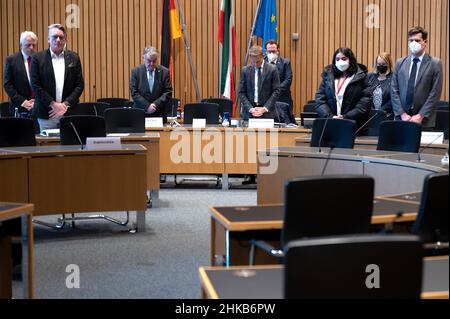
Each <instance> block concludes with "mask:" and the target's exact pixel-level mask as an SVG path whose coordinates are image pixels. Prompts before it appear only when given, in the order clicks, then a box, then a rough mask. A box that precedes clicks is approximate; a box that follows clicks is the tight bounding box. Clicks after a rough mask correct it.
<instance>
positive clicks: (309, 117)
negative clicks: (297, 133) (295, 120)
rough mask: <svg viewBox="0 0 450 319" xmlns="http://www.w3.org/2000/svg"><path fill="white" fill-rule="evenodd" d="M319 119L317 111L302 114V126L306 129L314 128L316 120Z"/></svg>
mask: <svg viewBox="0 0 450 319" xmlns="http://www.w3.org/2000/svg"><path fill="white" fill-rule="evenodd" d="M318 117H319V114H317V112H316V111H314V112H301V113H300V125H301V126H302V127H304V128H312V127H313V123H314V120H315V119H316V118H318Z"/></svg>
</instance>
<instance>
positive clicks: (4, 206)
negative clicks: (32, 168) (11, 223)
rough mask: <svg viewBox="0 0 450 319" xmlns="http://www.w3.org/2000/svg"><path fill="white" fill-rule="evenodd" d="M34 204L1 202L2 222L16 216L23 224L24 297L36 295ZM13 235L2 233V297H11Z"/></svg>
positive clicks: (0, 237)
mask: <svg viewBox="0 0 450 319" xmlns="http://www.w3.org/2000/svg"><path fill="white" fill-rule="evenodd" d="M33 208H34V206H33V204H17V203H3V202H0V223H2V222H4V221H8V220H12V219H15V218H20V219H21V224H22V231H21V233H22V236H21V243H22V265H21V267H22V289H23V297H24V298H29V299H32V298H33V297H34V275H33V224H32V223H33V222H32V220H33V214H32V212H33ZM11 240H12V238H11V236H3V237H2V236H1V234H0V299H11V298H12V297H13V294H12V278H11V274H12V268H11V264H12V263H11Z"/></svg>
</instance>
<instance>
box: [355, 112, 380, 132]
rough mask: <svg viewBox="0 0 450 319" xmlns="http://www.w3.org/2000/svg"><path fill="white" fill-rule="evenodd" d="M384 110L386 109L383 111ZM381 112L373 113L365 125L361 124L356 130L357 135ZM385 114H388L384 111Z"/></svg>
mask: <svg viewBox="0 0 450 319" xmlns="http://www.w3.org/2000/svg"><path fill="white" fill-rule="evenodd" d="M383 112H384V111H383ZM379 114H380V113H378V112H375V114H374V115H372V116H371V117H370V119H368V120H367V121H366V122H365V123H364V124H363V125H361V126H360V127H359V128H358V129H357V130H356V132H355V135H356V134H358V133H359V132H360V131H361V130H362V129H363V128H364V127H365V126H366V125H367V124H369V123H370V122H371V121H372V120H373V119H374V118H376V117H377V116H378V115H379ZM384 114H386V112H384Z"/></svg>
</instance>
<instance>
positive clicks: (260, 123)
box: [248, 119, 275, 128]
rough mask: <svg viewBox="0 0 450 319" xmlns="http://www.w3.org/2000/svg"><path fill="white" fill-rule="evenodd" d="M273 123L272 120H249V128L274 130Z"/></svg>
mask: <svg viewBox="0 0 450 319" xmlns="http://www.w3.org/2000/svg"><path fill="white" fill-rule="evenodd" d="M274 125H275V121H274V120H273V119H249V120H248V127H249V128H274Z"/></svg>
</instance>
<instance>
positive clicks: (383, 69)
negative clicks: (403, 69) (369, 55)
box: [377, 65, 388, 74]
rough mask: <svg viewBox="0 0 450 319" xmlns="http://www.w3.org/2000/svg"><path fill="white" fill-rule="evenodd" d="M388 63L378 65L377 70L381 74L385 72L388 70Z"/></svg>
mask: <svg viewBox="0 0 450 319" xmlns="http://www.w3.org/2000/svg"><path fill="white" fill-rule="evenodd" d="M387 69H388V67H387V65H377V71H378V73H380V74H385V73H386V72H387Z"/></svg>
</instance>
